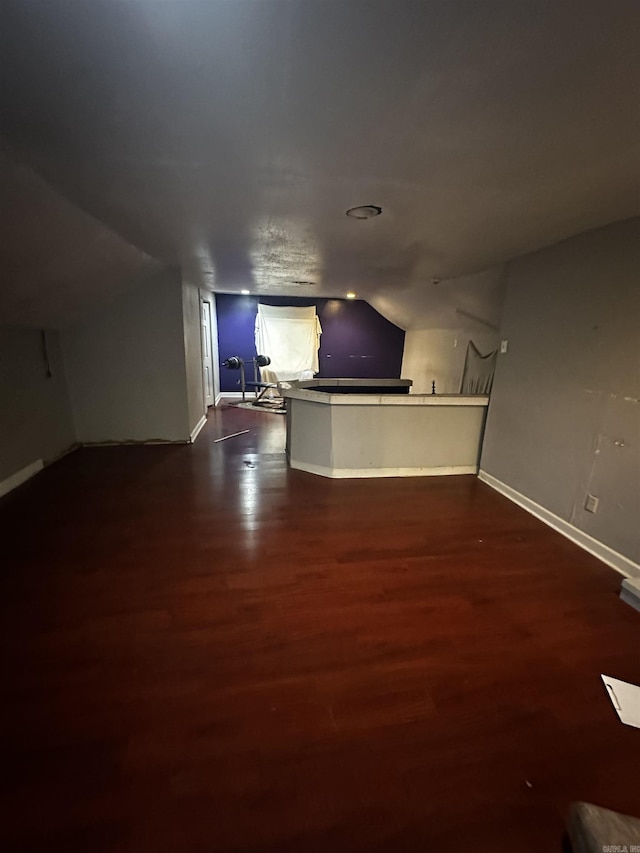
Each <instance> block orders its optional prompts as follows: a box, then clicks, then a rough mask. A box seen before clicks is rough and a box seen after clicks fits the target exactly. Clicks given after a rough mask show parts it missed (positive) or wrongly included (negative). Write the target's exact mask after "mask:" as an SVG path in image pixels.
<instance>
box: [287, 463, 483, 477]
mask: <svg viewBox="0 0 640 853" xmlns="http://www.w3.org/2000/svg"><path fill="white" fill-rule="evenodd" d="M289 465H290V466H291V467H292V468H295V469H296V470H298V471H306V472H307V474H318V475H319V476H320V477H331V478H332V479H334V480H353V479H367V478H374V477H441V476H443V475H445V476H449V475H452V474H453V475H455V474H476V473H477V471H478V469H477V467H476V466H475V465H454V466H447V467H439V468H329V467H325V466H324V465H312V464H311V463H308V462H299V461H297V460H295V459H290V460H289Z"/></svg>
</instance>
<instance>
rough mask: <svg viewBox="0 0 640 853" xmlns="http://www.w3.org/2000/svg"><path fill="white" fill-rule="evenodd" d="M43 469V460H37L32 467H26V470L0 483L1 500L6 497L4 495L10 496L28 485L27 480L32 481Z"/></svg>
mask: <svg viewBox="0 0 640 853" xmlns="http://www.w3.org/2000/svg"><path fill="white" fill-rule="evenodd" d="M43 468H44V462H43V461H42V459H37V460H36V461H35V462H32V463H31V464H30V465H26V466H25V467H24V468H21V469H20V470H19V471H16V473H15V474H12V475H11V476H10V477H7V479H6V480H3V481H2V482H1V483H0V498H1V497H4V495H8V494H9V492H12V491H13V490H14V489H17V488H18V486H21V485H22V484H23V483H26V482H27V480H30V479H31V477H34V476H35V475H36V474H38V473H39V472H40V471H42V469H43Z"/></svg>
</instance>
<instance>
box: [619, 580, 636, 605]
mask: <svg viewBox="0 0 640 853" xmlns="http://www.w3.org/2000/svg"><path fill="white" fill-rule="evenodd" d="M620 598H621V599H622V600H623V601H624V602H625V603H626V604H628V605H629V606H630V607H633V609H634V610H638V611H640V580H632V579H631V578H625V579H624V580H623V581H622V589H621V590H620Z"/></svg>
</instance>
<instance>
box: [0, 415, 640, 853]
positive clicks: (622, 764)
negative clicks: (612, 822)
mask: <svg viewBox="0 0 640 853" xmlns="http://www.w3.org/2000/svg"><path fill="white" fill-rule="evenodd" d="M247 428H249V429H250V430H251V432H250V433H248V434H246V435H243V436H240V437H238V438H235V439H230V440H229V441H225V442H221V443H219V444H214V443H213V439H214V438H216V437H218V436H220V435H224V434H226V433H229V432H234V431H236V430H240V429H247ZM283 429H284V419H282V418H281V417H279V416H277V415H273V414H265V413H261V412H257V411H255V412H254V411H245V410H238V409H223V410H217V411H215V412H212V413H211V415H210V418H209V422H208V424H207V426H206V428H205V429H204V430H203V432H202V433H201V435H200V438H199V439H198V441H197V443H196V444H195V445H194V446H193V447H146V448H137V447H120V448H96V449H91V450H81V451H78V452H76V453H74V454H72V455H71V456H69V457H67V458H66V459H64V460H62V461H61V462H59V463H57V464H56V465H54V466H52V467H51V468H48V469H47V470H46V471H45V472H44V473H42V474H40V475H39V476H38V477H36V478H35V479H34V480H32V481H31V482H30V483H28V484H26V485H25V486H23V487H22V488H20V489H18V490H16V491H15V492H13V493H11V494H10V495H8V496H7V497H6V498H4V499H2V501H0V535H1V539H0V542H1V547H2V572H1V573H0V576H1V579H2V592H1V608H2V624H3V628H4V632H3V638H2V664H3V677H2V684H3V687H4V688H5V694H6V696H5V699H4V702H3V709H4V721H3V724H2V729H1V737H2V745H3V762H2V765H3V771H4V772H3V777H4V790H3V795H2V800H3V805H4V806H5V817H4V818H3V820H2V822H1V823H0V839H1V844H0V846H1V847H2V849H3V850H10V851H14V850H15V851H17V850H37V851H53V850H56V851H57V850H61V851H65V852H66V853H70V852H71V851H83V852H84V851H91V853H98V852H99V851H153V853H164V851H167V853H169V851H171V853H173V851H203V853H204V851H207V853H213V852H214V851H262V853H267V851H270V853H276V851H277V853H288V851H291V853H314V851H331V853H339V851H349V853H357V851H377V853H382V851H385V852H386V851H388V852H389V853H391V852H392V851H393V853H396V851H420V853H425V851H438V853H448V851H452V853H459V852H460V851H473V853H501V851H518V853H529V851H530V853H534V851H535V853H546V852H547V851H556V850H557V851H559V850H560V839H561V835H562V829H563V818H564V814H565V812H566V810H567V807H568V805H569V803H570V802H571V801H572V800H577V799H587V800H591V801H594V802H597V803H600V804H602V805H605V806H608V807H611V808H614V809H617V810H620V811H626V812H630V813H636V814H640V784H639V780H638V768H639V767H640V731H638V730H636V729H632V728H629V727H626V726H623V725H621V724H620V723H619V722H618V720H617V717H616V716H615V714H614V712H613V709H612V707H611V705H610V702H609V700H608V698H607V697H606V695H605V693H604V690H603V688H602V686H601V683H600V673H601V672H604V673H607V674H610V675H613V676H616V677H618V678H622V679H625V680H629V681H634V682H636V683H637V682H638V681H640V613H636V612H635V611H633V610H632V609H631V608H630V607H628V606H626V605H624V604H622V603H621V602H620V601H619V600H618V598H617V594H618V590H619V586H620V577H619V576H618V575H617V574H616V573H615V572H614V571H612V570H610V569H608V568H606V567H605V566H604V565H602V564H600V563H599V562H598V561H597V560H595V559H593V558H591V557H590V556H588V555H586V554H585V553H583V552H581V551H580V550H579V549H578V548H576V547H574V546H573V545H572V544H571V543H569V542H567V541H566V540H564V539H563V538H561V537H560V536H559V535H557V534H555V533H554V532H552V531H551V530H549V529H548V528H546V527H545V526H544V525H543V524H541V523H540V522H538V521H537V520H536V519H534V518H532V517H531V516H529V515H528V514H527V513H525V512H524V511H522V510H520V509H519V508H517V507H516V506H514V505H513V504H511V503H509V502H508V501H507V500H506V499H505V498H503V497H501V496H500V495H498V494H496V493H495V492H493V491H492V490H491V489H490V488H488V487H487V486H485V485H483V484H482V483H480V482H479V481H478V480H476V479H475V478H474V477H443V478H424V479H418V478H416V479H412V478H409V479H394V480H370V481H362V480H361V481H331V480H326V479H323V478H319V477H315V476H313V475H310V474H304V473H301V472H297V471H289V470H287V468H286V466H285V462H284V455H283V445H284V434H283ZM532 464H533V463H532Z"/></svg>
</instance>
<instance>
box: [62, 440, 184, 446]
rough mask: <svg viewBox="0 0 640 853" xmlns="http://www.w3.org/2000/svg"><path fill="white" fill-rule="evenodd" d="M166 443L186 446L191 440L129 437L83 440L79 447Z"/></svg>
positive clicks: (160, 444)
mask: <svg viewBox="0 0 640 853" xmlns="http://www.w3.org/2000/svg"><path fill="white" fill-rule="evenodd" d="M166 444H172V445H174V444H175V445H180V446H181V447H184V445H185V444H191V441H190V439H188V438H187V439H184V438H178V439H171V438H150V439H148V440H147V441H139V440H138V439H135V438H129V439H125V440H124V441H82V442H80V444H79V445H78V447H155V446H158V447H163V446H164V445H166Z"/></svg>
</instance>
